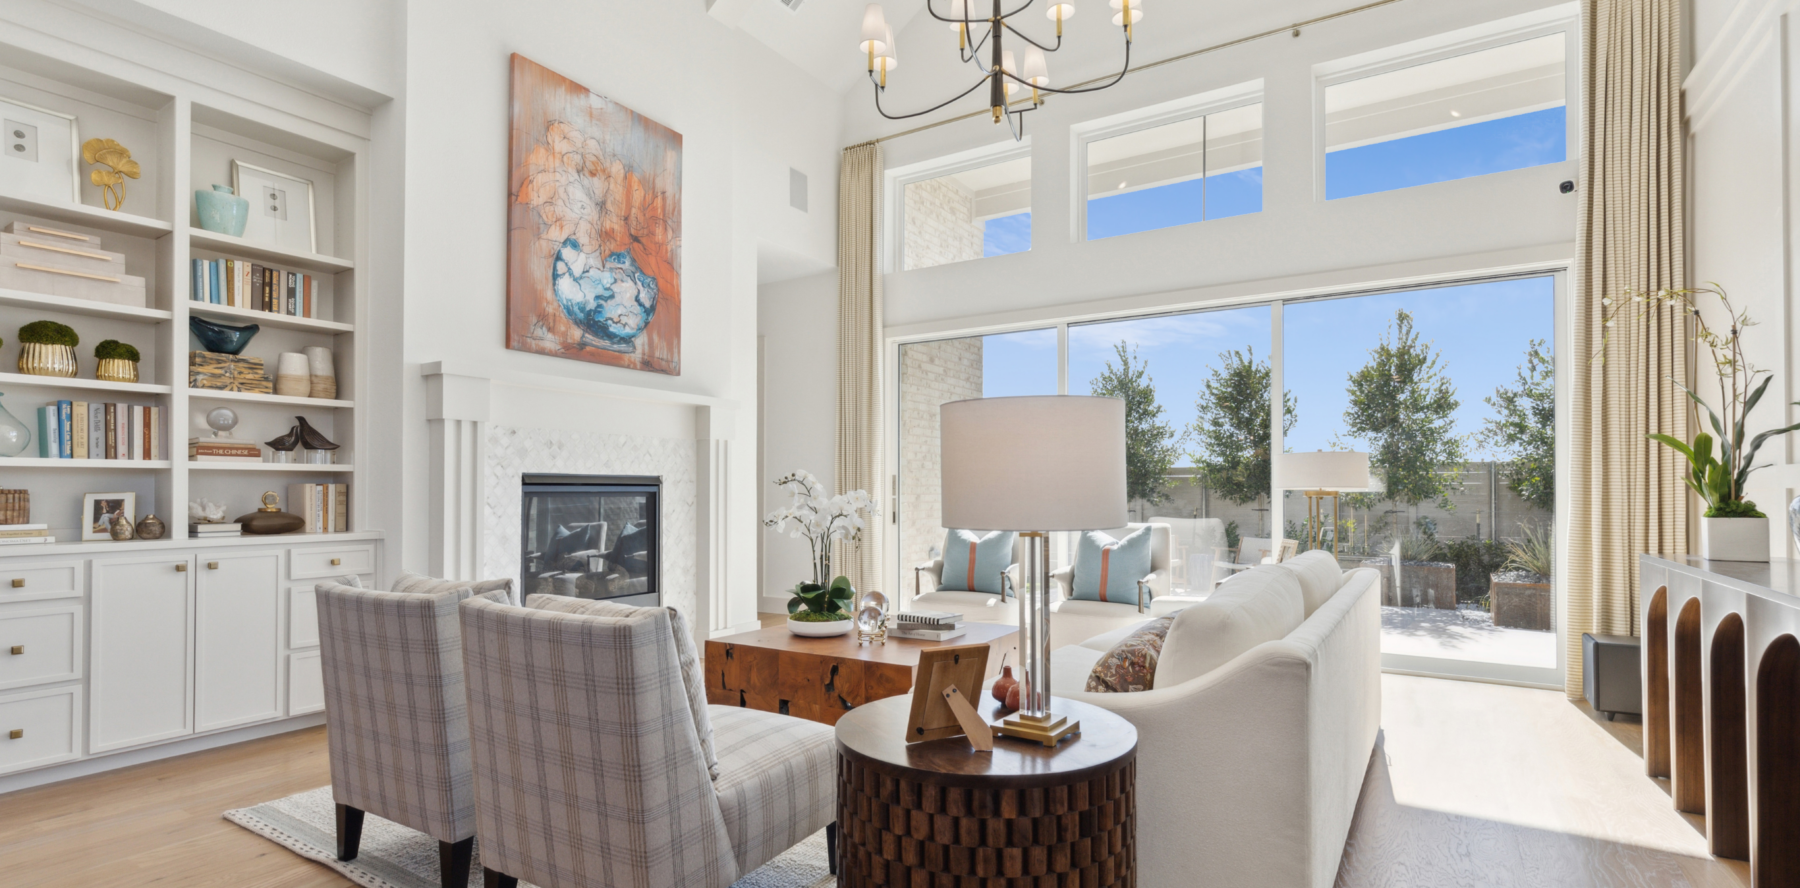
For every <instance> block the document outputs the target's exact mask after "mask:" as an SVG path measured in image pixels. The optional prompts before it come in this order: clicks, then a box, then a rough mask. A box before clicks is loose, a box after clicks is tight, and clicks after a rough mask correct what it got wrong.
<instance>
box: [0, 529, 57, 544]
mask: <svg viewBox="0 0 1800 888" xmlns="http://www.w3.org/2000/svg"><path fill="white" fill-rule="evenodd" d="M54 542H56V537H53V536H51V535H50V525H48V524H0V546H23V545H26V544H28V543H54Z"/></svg>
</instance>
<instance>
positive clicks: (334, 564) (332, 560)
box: [331, 558, 344, 567]
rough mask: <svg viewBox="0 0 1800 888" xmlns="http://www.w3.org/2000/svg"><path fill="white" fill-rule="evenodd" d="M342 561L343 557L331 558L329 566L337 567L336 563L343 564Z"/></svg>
mask: <svg viewBox="0 0 1800 888" xmlns="http://www.w3.org/2000/svg"><path fill="white" fill-rule="evenodd" d="M343 563H344V559H342V558H333V559H331V566H332V567H337V566H338V565H340V564H343Z"/></svg>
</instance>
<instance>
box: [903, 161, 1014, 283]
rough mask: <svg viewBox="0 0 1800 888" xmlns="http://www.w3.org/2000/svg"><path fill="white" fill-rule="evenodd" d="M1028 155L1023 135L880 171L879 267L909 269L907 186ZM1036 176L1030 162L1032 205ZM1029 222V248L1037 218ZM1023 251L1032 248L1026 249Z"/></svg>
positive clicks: (983, 257) (979, 258)
mask: <svg viewBox="0 0 1800 888" xmlns="http://www.w3.org/2000/svg"><path fill="white" fill-rule="evenodd" d="M1031 156H1032V154H1031V137H1030V136H1026V137H1025V138H1024V139H1022V140H1020V141H1018V142H1010V141H1008V142H1002V143H999V144H995V145H984V146H982V147H980V148H972V149H970V150H968V151H959V152H957V153H955V154H947V155H944V156H942V157H936V158H932V159H931V160H925V161H920V162H918V163H913V164H907V165H906V166H901V167H895V168H893V169H890V170H887V171H885V172H884V173H883V174H882V179H883V182H882V200H883V201H884V202H885V204H886V207H887V209H886V211H885V212H884V213H883V214H882V215H883V216H885V217H886V218H885V219H883V220H882V221H883V222H884V223H885V225H886V228H887V230H886V231H885V232H884V233H883V234H882V237H881V241H882V243H881V252H882V267H883V268H884V269H886V271H887V272H888V273H890V274H893V273H904V272H906V271H907V270H908V269H907V267H906V186H908V185H911V184H913V183H915V182H927V181H930V180H932V179H941V178H943V177H945V176H954V175H956V174H957V173H965V172H968V171H969V170H977V169H981V168H982V167H987V166H994V165H996V164H1002V163H1008V162H1011V161H1015V160H1019V159H1021V158H1023V159H1026V160H1030V159H1031ZM1036 177H1037V164H1036V163H1033V164H1032V177H1031V178H1030V179H1028V180H1027V182H1028V183H1029V184H1030V186H1031V191H1032V197H1033V200H1032V204H1033V205H1034V206H1035V205H1036V203H1037V201H1036V199H1035V198H1036V196H1037V181H1036ZM1032 221H1033V225H1032V230H1031V241H1032V247H1033V248H1034V249H1035V248H1036V246H1037V225H1036V221H1037V220H1036V218H1035V217H1034V218H1033V220H1032ZM1026 252H1031V251H1030V250H1026ZM1008 255H1011V254H1008ZM997 258H999V257H998V256H982V257H978V258H977V259H970V260H965V261H967V262H977V261H980V260H981V259H997ZM945 264H946V265H962V264H964V263H962V262H950V263H945ZM929 267H930V268H939V267H941V266H936V265H933V266H929ZM911 270H912V271H925V270H927V269H925V268H915V269H911Z"/></svg>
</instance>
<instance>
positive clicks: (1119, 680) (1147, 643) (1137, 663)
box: [1087, 617, 1175, 694]
mask: <svg viewBox="0 0 1800 888" xmlns="http://www.w3.org/2000/svg"><path fill="white" fill-rule="evenodd" d="M1173 625H1175V618H1174V617H1163V618H1162V619H1159V620H1151V621H1150V622H1148V623H1145V624H1144V625H1143V627H1142V628H1140V629H1138V631H1136V632H1133V633H1131V634H1130V635H1127V636H1125V640H1124V641H1121V642H1119V643H1118V644H1117V645H1116V646H1114V647H1113V649H1112V650H1110V651H1107V652H1106V655H1105V656H1103V657H1101V658H1100V662H1098V663H1095V664H1094V671H1093V672H1091V673H1089V674H1088V680H1087V691H1088V693H1090V694H1127V693H1131V692H1133V691H1148V690H1150V689H1151V688H1153V687H1155V686H1156V659H1157V658H1158V657H1160V656H1162V646H1163V639H1165V638H1168V637H1169V627H1170V626H1173Z"/></svg>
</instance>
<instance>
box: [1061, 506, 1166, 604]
mask: <svg viewBox="0 0 1800 888" xmlns="http://www.w3.org/2000/svg"><path fill="white" fill-rule="evenodd" d="M1150 562H1151V559H1150V527H1149V526H1148V525H1145V526H1143V527H1140V528H1138V529H1137V530H1135V531H1133V532H1131V533H1129V534H1126V535H1125V537H1124V538H1123V539H1114V538H1113V537H1112V535H1111V534H1109V533H1106V532H1105V531H1101V530H1090V531H1088V532H1087V533H1084V534H1082V535H1081V537H1080V539H1078V540H1077V541H1076V543H1075V583H1074V589H1073V592H1072V595H1071V597H1073V598H1074V599H1076V600H1077V601H1105V602H1110V603H1116V604H1136V603H1137V600H1138V581H1139V580H1141V579H1143V578H1144V577H1147V576H1149V575H1150V570H1151V567H1150Z"/></svg>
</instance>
